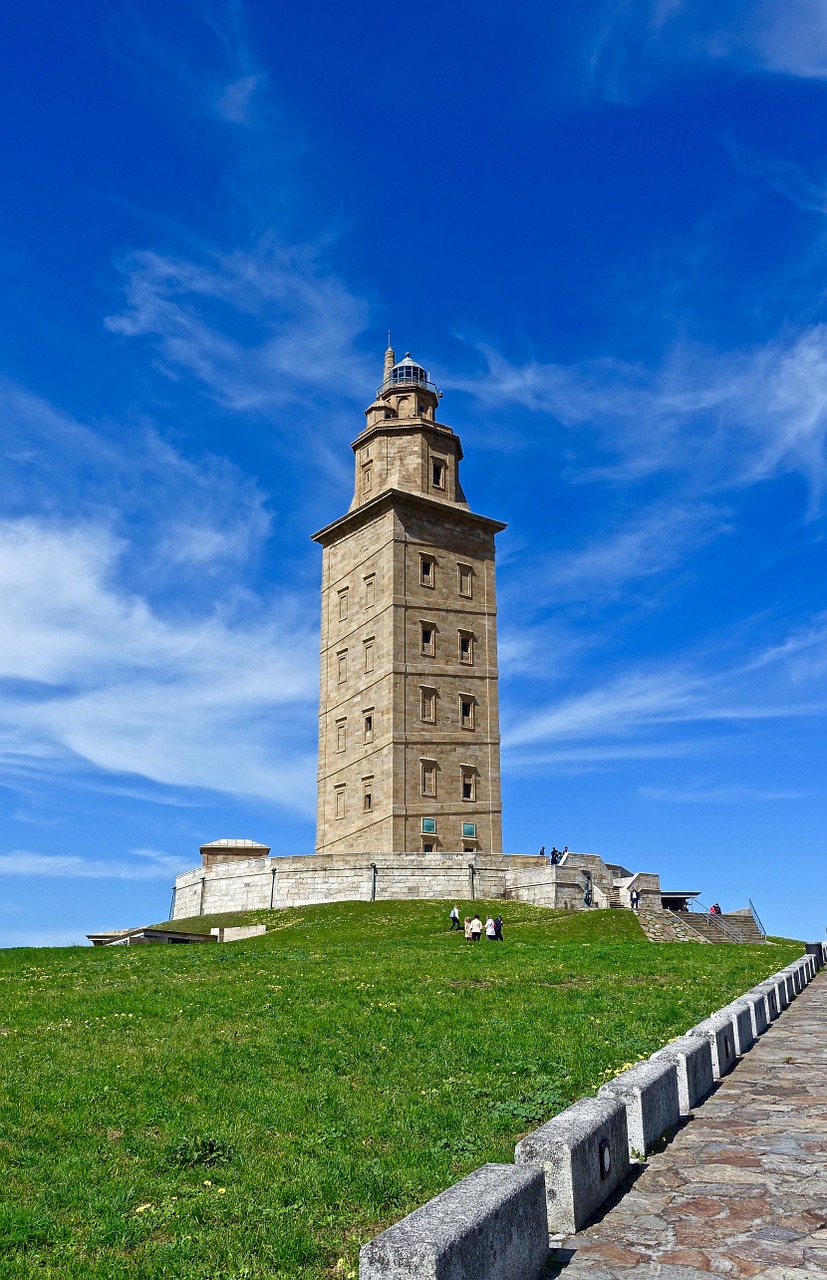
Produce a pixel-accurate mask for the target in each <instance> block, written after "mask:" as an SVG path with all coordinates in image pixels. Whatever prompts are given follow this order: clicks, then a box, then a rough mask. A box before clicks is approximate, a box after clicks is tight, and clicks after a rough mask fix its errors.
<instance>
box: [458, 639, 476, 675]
mask: <svg viewBox="0 0 827 1280" xmlns="http://www.w3.org/2000/svg"><path fill="white" fill-rule="evenodd" d="M459 660H460V662H464V663H465V664H466V666H469V667H470V666H473V664H474V637H473V636H472V635H471V632H470V631H460V633H459Z"/></svg>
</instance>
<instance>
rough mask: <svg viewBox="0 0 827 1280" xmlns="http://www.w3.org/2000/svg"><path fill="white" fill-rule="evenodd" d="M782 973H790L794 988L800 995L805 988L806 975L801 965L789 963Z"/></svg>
mask: <svg viewBox="0 0 827 1280" xmlns="http://www.w3.org/2000/svg"><path fill="white" fill-rule="evenodd" d="M782 973H787V974H789V976H790V977H791V978H792V981H793V990H794V992H795V994H796V995H799V993H800V992H802V991H803V990H804V975H803V974H802V972H801V969H800V967H799V966H798V965H797V964H788V965H787V967H786V969H783V970H782Z"/></svg>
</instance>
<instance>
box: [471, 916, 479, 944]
mask: <svg viewBox="0 0 827 1280" xmlns="http://www.w3.org/2000/svg"><path fill="white" fill-rule="evenodd" d="M481 934H482V920H480V918H479V916H474V919H473V920H472V921H471V941H472V942H479V940H480V935H481Z"/></svg>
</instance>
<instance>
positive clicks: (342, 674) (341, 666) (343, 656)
mask: <svg viewBox="0 0 827 1280" xmlns="http://www.w3.org/2000/svg"><path fill="white" fill-rule="evenodd" d="M336 671H337V675H338V680H339V684H344V683H345V681H346V680H347V649H342V650H340V652H339V653H337V654H336Z"/></svg>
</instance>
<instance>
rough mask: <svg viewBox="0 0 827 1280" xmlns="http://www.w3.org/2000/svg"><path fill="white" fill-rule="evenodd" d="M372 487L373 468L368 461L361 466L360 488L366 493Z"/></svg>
mask: <svg viewBox="0 0 827 1280" xmlns="http://www.w3.org/2000/svg"><path fill="white" fill-rule="evenodd" d="M372 487H373V468H372V466H371V464H370V463H368V464H367V465H366V466H364V467H362V488H363V490H364V491H365V493H368V492H369V491H370V490H371V489H372Z"/></svg>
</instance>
